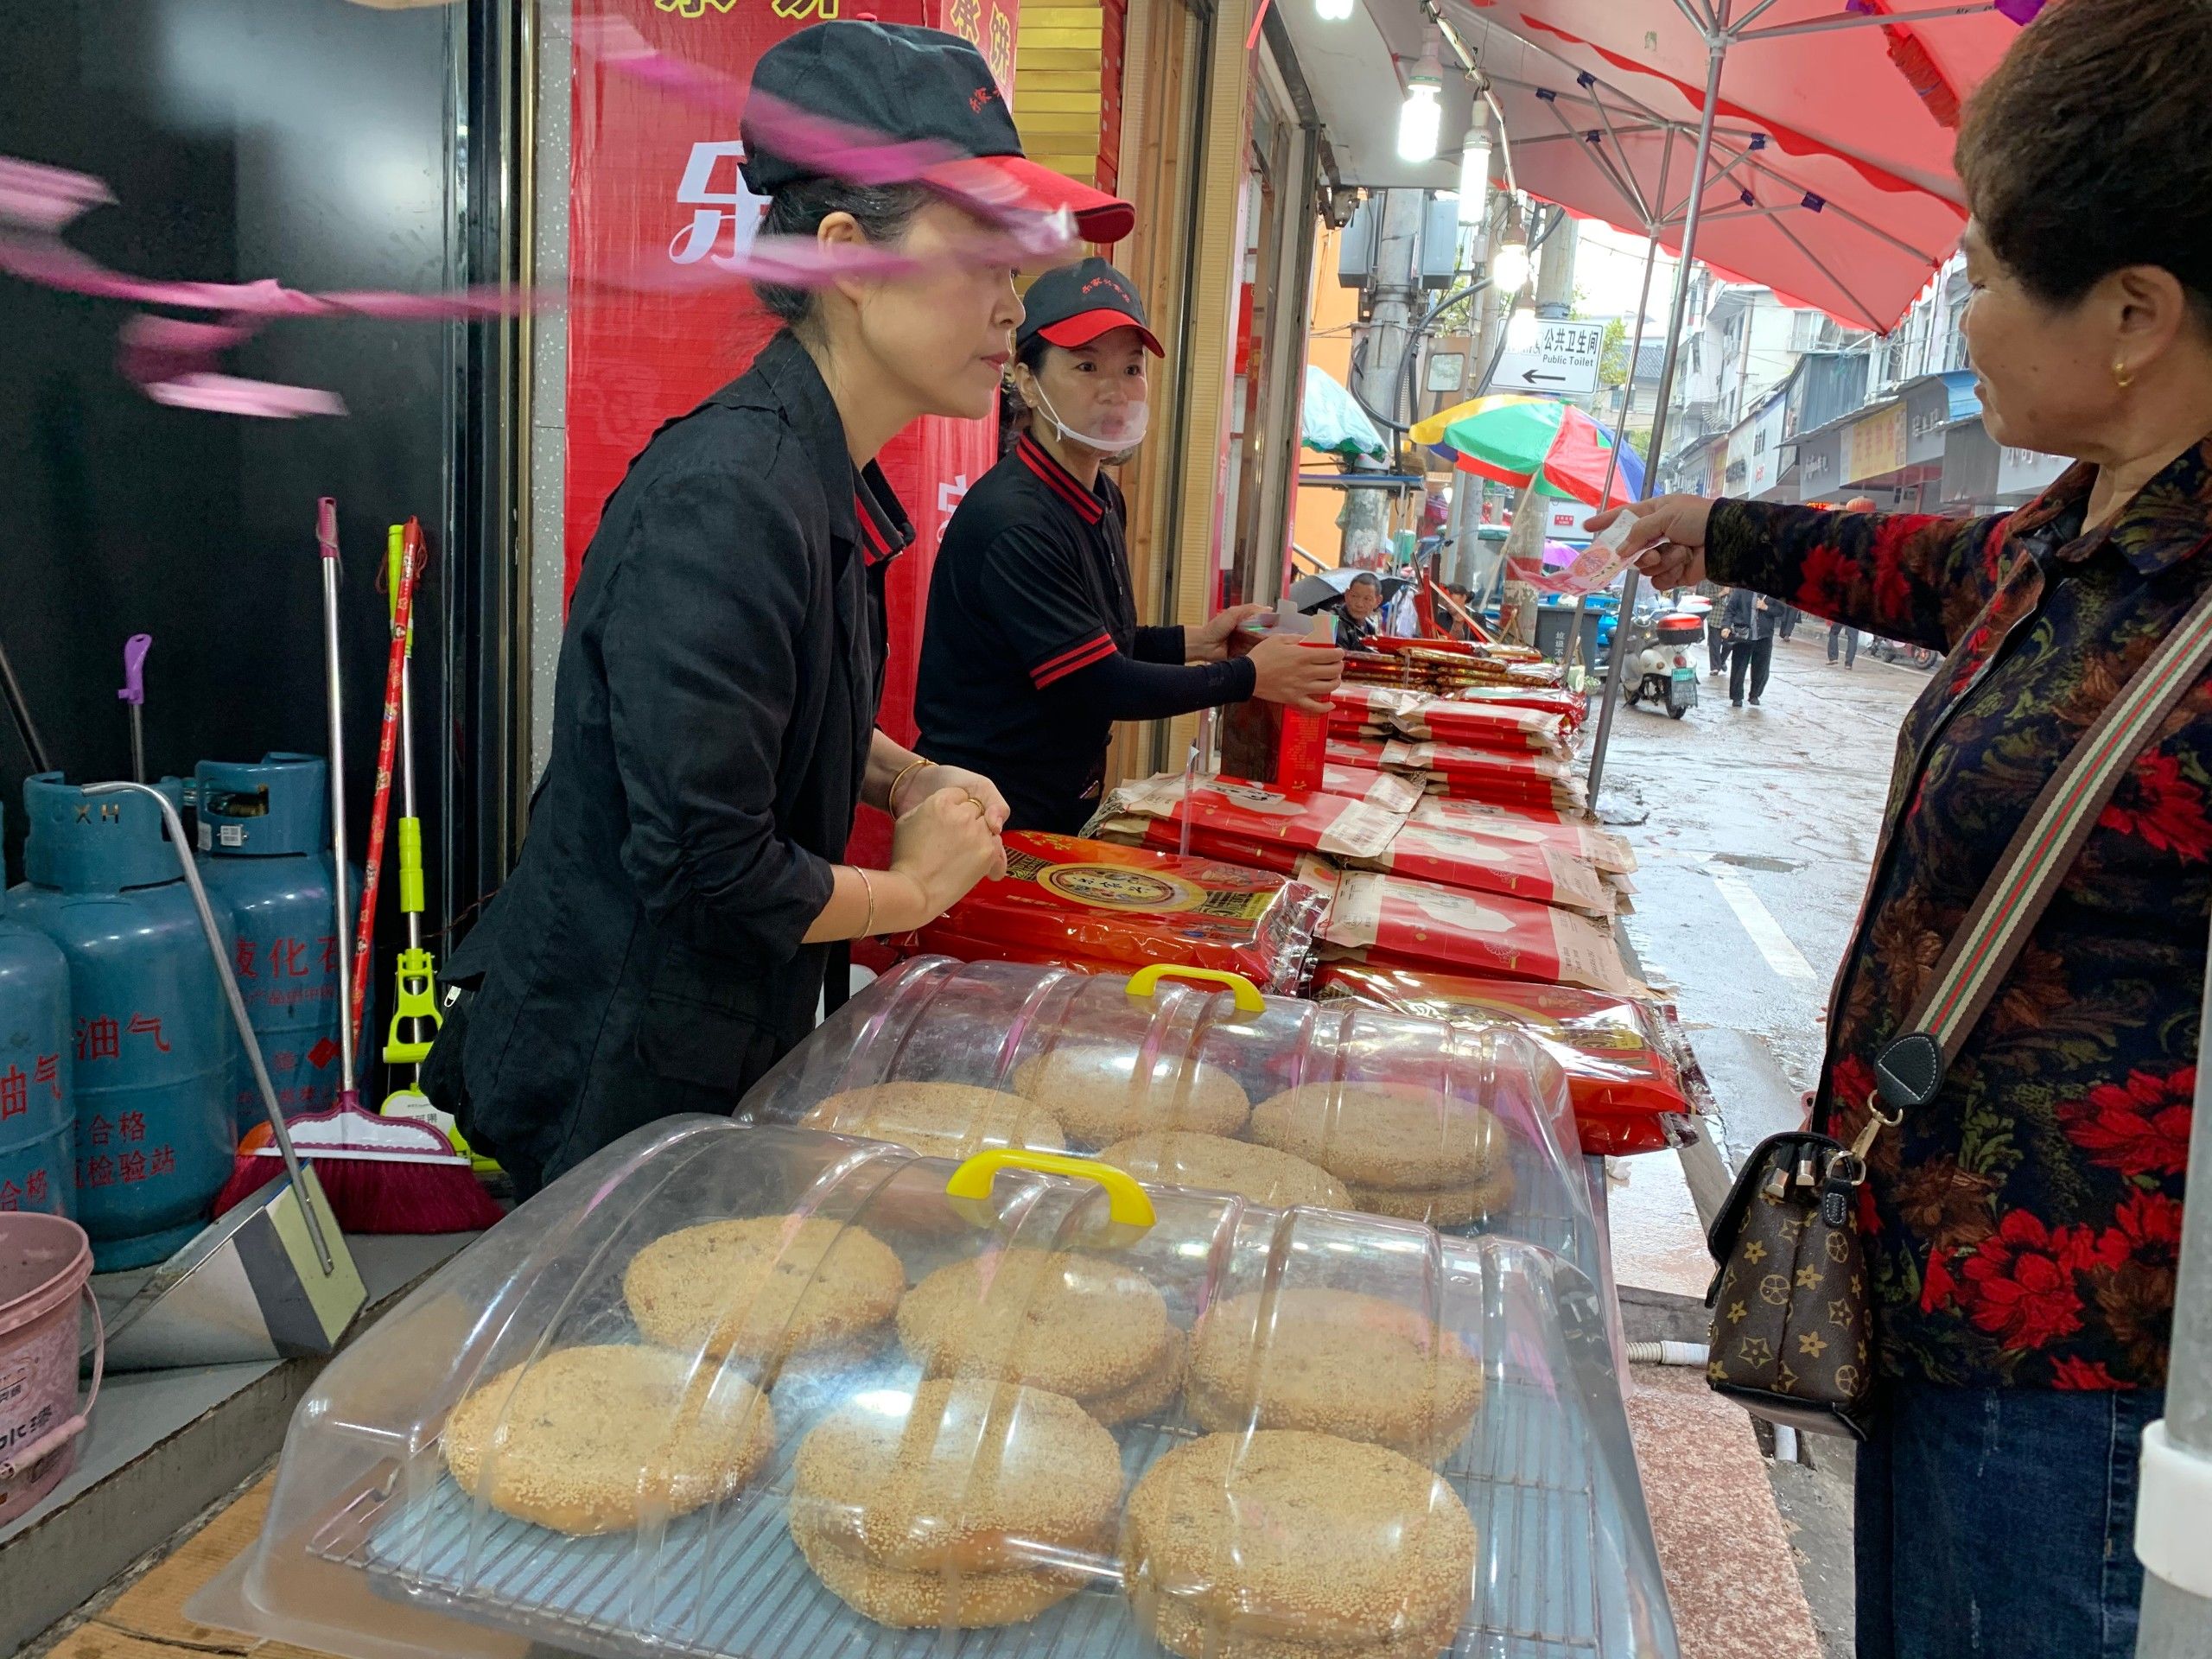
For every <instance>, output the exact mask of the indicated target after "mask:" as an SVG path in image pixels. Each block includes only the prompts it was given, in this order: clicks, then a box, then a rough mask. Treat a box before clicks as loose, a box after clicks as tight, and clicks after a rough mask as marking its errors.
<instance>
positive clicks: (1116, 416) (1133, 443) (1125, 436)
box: [1035, 382, 1152, 460]
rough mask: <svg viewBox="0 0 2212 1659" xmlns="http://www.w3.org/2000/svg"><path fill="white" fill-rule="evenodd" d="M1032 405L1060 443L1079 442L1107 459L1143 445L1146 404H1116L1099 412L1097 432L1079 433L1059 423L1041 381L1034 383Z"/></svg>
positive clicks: (1148, 411)
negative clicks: (1055, 434)
mask: <svg viewBox="0 0 2212 1659" xmlns="http://www.w3.org/2000/svg"><path fill="white" fill-rule="evenodd" d="M1035 402H1036V404H1037V407H1038V409H1039V410H1040V411H1041V412H1042V413H1043V415H1044V416H1045V418H1046V420H1048V421H1050V422H1052V427H1053V429H1054V430H1056V431H1057V432H1058V433H1059V435H1060V441H1061V442H1064V443H1079V444H1081V445H1082V446H1083V447H1084V448H1086V449H1091V450H1095V451H1096V452H1097V453H1098V454H1101V455H1103V456H1106V457H1107V458H1108V459H1109V460H1112V459H1116V458H1117V457H1120V456H1122V455H1126V454H1129V453H1130V452H1131V451H1132V450H1134V449H1135V448H1136V447H1137V446H1138V445H1139V444H1141V443H1142V442H1144V435H1145V433H1146V431H1147V429H1149V428H1150V426H1151V424H1152V405H1151V404H1148V403H1142V404H1138V403H1123V404H1116V405H1114V407H1113V408H1111V409H1109V410H1104V411H1103V412H1102V414H1101V415H1100V416H1099V422H1098V424H1099V426H1100V428H1101V430H1099V431H1097V432H1080V431H1077V429H1075V428H1074V427H1071V426H1070V425H1069V424H1068V423H1066V422H1065V421H1064V420H1062V419H1061V418H1060V416H1059V411H1058V410H1056V409H1054V408H1053V407H1052V399H1051V398H1049V397H1046V395H1045V388H1044V385H1043V384H1042V383H1041V382H1039V383H1037V396H1036V398H1035Z"/></svg>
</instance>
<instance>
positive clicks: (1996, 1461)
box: [1857, 1382, 2164, 1659]
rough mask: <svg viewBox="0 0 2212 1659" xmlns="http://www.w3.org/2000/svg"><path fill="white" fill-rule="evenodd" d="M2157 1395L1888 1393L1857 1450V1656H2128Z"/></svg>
mask: <svg viewBox="0 0 2212 1659" xmlns="http://www.w3.org/2000/svg"><path fill="white" fill-rule="evenodd" d="M2163 1409H2164V1395H2163V1394H2162V1393H2159V1392H2156V1391H2152V1392H2145V1393H2134V1394H2117V1393H2057V1392H2051V1391H2046V1390H2040V1389H1946V1388H1938V1387H1936V1386H1935V1385H1934V1384H1932V1383H1894V1382H1893V1383H1889V1384H1887V1385H1886V1386H1885V1395H1884V1399H1883V1413H1882V1420H1881V1423H1880V1425H1879V1426H1878V1427H1877V1428H1876V1430H1875V1433H1874V1438H1873V1439H1872V1440H1869V1441H1868V1442H1867V1443H1866V1445H1864V1446H1860V1447H1859V1480H1858V1511H1859V1512H1858V1529H1857V1531H1858V1577H1859V1597H1858V1600H1859V1659H1985V1656H1987V1659H2133V1656H2134V1653H2135V1623H2136V1605H2137V1603H2138V1602H2139V1601H2140V1600H2141V1599H2142V1596H2143V1568H2142V1567H2141V1566H2140V1565H2139V1563H2138V1562H2137V1561H2136V1559H2135V1485H2136V1466H2137V1464H2138V1462H2139V1459H2140V1457H2141V1452H2142V1441H2143V1428H2144V1426H2145V1424H2146V1423H2149V1422H2150V1421H2152V1419H2154V1418H2156V1417H2158V1415H2159V1414H2161V1412H2162V1411H2163Z"/></svg>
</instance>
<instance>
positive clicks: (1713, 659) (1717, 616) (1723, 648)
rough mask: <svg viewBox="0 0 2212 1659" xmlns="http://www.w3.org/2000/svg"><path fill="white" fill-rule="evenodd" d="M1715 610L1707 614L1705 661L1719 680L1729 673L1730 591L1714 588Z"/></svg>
mask: <svg viewBox="0 0 2212 1659" xmlns="http://www.w3.org/2000/svg"><path fill="white" fill-rule="evenodd" d="M1706 585H1707V588H1711V591H1712V594H1713V608H1712V609H1711V610H1709V611H1707V613H1705V661H1706V666H1707V667H1708V668H1709V669H1711V670H1712V671H1713V678H1714V679H1716V680H1717V679H1719V677H1721V676H1722V675H1723V674H1726V672H1727V671H1728V590H1727V589H1726V588H1718V587H1713V585H1712V584H1711V583H1707V584H1706Z"/></svg>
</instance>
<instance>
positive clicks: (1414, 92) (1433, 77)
mask: <svg viewBox="0 0 2212 1659" xmlns="http://www.w3.org/2000/svg"><path fill="white" fill-rule="evenodd" d="M1427 36H1428V37H1427V40H1425V41H1422V42H1421V61H1420V62H1418V63H1416V64H1415V65H1414V67H1413V72H1412V73H1410V74H1408V76H1407V77H1406V105H1405V107H1404V108H1403V109H1402V110H1401V111H1398V159H1399V160H1400V161H1402V162H1433V161H1434V160H1435V159H1436V149H1437V145H1438V144H1439V143H1440V142H1441V141H1442V139H1443V137H1444V103H1443V92H1444V69H1443V66H1442V65H1441V64H1440V63H1439V62H1438V61H1437V56H1436V31H1435V30H1434V29H1430V30H1428V31H1427Z"/></svg>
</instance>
